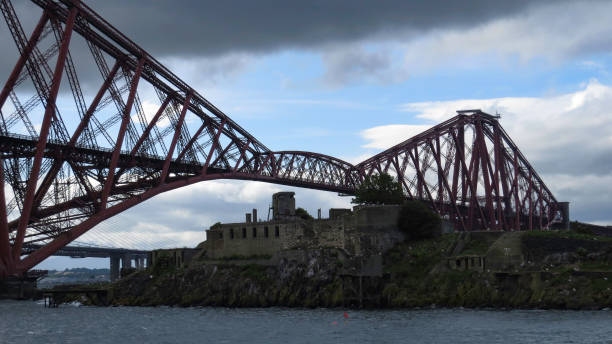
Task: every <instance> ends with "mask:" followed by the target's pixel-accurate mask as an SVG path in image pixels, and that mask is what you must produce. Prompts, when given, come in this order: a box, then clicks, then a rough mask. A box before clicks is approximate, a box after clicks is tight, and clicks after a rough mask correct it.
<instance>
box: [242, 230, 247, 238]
mask: <svg viewBox="0 0 612 344" xmlns="http://www.w3.org/2000/svg"><path fill="white" fill-rule="evenodd" d="M242 237H243V238H246V228H242Z"/></svg>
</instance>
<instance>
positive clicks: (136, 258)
mask: <svg viewBox="0 0 612 344" xmlns="http://www.w3.org/2000/svg"><path fill="white" fill-rule="evenodd" d="M42 247H43V245H39V244H26V245H24V246H23V254H30V253H32V252H35V251H36V250H38V249H40V248H42ZM53 256H64V257H71V258H110V280H111V281H115V280H117V279H118V278H119V268H120V266H119V263H120V262H121V267H122V268H131V267H132V262H133V263H134V265H133V267H135V268H136V269H144V268H146V267H147V266H148V265H149V264H150V262H151V251H144V250H131V249H125V248H110V247H93V246H64V247H62V248H60V249H59V250H57V251H56V252H54V253H53Z"/></svg>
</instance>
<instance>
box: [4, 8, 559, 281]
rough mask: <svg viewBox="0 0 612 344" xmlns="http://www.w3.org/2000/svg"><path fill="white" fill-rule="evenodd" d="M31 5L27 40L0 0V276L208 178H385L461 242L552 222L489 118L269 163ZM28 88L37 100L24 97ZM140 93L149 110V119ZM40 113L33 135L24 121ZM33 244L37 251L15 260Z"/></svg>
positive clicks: (83, 13) (61, 14) (229, 129)
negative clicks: (9, 55) (86, 86)
mask: <svg viewBox="0 0 612 344" xmlns="http://www.w3.org/2000/svg"><path fill="white" fill-rule="evenodd" d="M33 2H35V3H36V4H38V5H39V6H40V7H41V9H42V15H41V18H40V20H39V22H38V24H37V25H36V27H35V28H34V30H33V32H32V33H31V35H30V37H29V38H28V37H26V36H25V33H24V30H23V29H22V28H21V24H20V22H19V19H18V18H17V15H16V14H15V11H14V10H13V8H12V4H11V3H10V1H9V0H0V9H1V10H2V14H3V15H4V18H5V20H6V23H7V25H8V26H9V29H10V31H11V34H12V35H13V38H14V40H15V42H16V46H17V50H18V52H19V58H18V60H17V62H16V64H15V67H14V68H13V71H12V73H11V75H10V76H9V78H8V80H7V81H6V83H5V84H4V87H3V89H2V91H1V93H0V109H1V110H2V118H1V120H2V122H1V123H0V154H1V161H0V162H1V163H0V182H1V183H2V185H3V186H4V188H0V205H1V207H0V275H7V274H20V273H23V272H25V271H27V270H28V269H30V268H31V267H33V266H34V265H36V264H37V263H39V262H41V261H42V260H44V259H45V258H47V257H48V256H49V255H51V254H52V253H53V252H55V251H57V250H58V249H60V248H61V247H63V246H64V245H66V244H68V243H70V242H71V241H73V240H74V239H76V238H77V237H79V236H80V235H82V234H83V233H85V232H87V231H88V230H89V229H91V228H92V227H94V226H95V225H96V224H98V223H100V222H101V221H103V220H105V219H107V218H109V217H111V216H114V215H116V214H118V213H120V212H122V211H124V210H126V209H128V208H130V207H132V206H134V205H136V204H139V203H141V202H143V201H144V200H146V199H149V198H151V197H153V196H155V195H157V194H159V193H162V192H166V191H169V190H173V189H176V188H179V187H183V186H187V185H190V184H193V183H197V182H200V181H205V180H212V179H241V180H256V181H265V182H271V183H277V184H284V185H292V186H300V187H306V188H313V189H320V190H327V191H335V192H341V193H346V194H350V193H353V192H354V190H355V189H356V188H357V187H358V185H359V184H360V183H361V182H362V181H363V179H364V178H365V177H366V176H369V175H371V174H373V173H389V174H392V175H394V176H395V177H397V178H398V180H399V181H400V182H401V183H402V186H403V188H404V191H405V193H406V195H407V196H408V197H410V198H414V199H421V200H425V201H427V202H428V203H429V204H430V205H431V207H432V208H433V209H435V210H436V211H438V212H439V213H440V214H441V215H443V216H444V217H445V218H447V219H449V220H451V221H453V222H455V224H456V228H457V229H459V230H478V229H504V230H518V229H532V228H536V227H537V228H543V227H547V226H548V225H549V224H550V223H551V221H552V220H553V219H554V218H555V216H556V215H557V209H558V207H557V204H556V200H555V198H554V197H553V195H552V194H551V193H550V191H549V190H548V189H547V188H546V186H545V185H544V183H543V182H542V180H541V179H540V178H539V176H538V175H537V173H536V172H535V171H534V170H533V168H532V167H531V166H530V165H529V163H528V162H527V160H526V159H525V158H524V157H523V155H522V154H521V153H520V151H519V150H518V148H517V147H516V145H515V144H514V143H513V142H512V141H511V140H510V138H509V137H508V135H507V134H506V133H505V132H504V131H503V129H502V128H501V127H500V126H499V123H498V122H497V119H496V118H495V117H492V116H490V115H487V114H485V113H482V112H480V111H472V112H470V113H461V114H460V115H459V116H457V117H455V118H453V119H451V120H448V121H446V122H444V123H442V124H440V125H437V126H435V127H433V128H432V129H430V130H428V131H426V132H424V133H422V134H419V135H417V136H415V137H413V138H411V139H409V140H407V141H405V142H403V143H401V144H399V145H396V146H394V147H392V148H390V149H388V150H386V151H384V152H382V153H380V154H378V155H376V156H374V157H372V158H370V159H368V160H366V161H364V162H362V163H360V164H358V165H352V164H350V163H348V162H345V161H342V160H340V159H337V158H333V157H330V156H326V155H322V154H316V153H310V152H301V151H283V152H273V151H270V150H269V149H268V148H267V147H265V146H264V145H263V144H261V143H260V142H259V141H258V140H257V139H255V138H254V137H253V136H252V135H251V134H249V133H248V132H247V131H246V130H244V129H243V128H241V127H240V126H238V124H236V123H235V122H233V121H232V120H231V119H230V118H229V117H228V116H227V115H225V114H224V113H223V112H221V111H220V110H219V109H217V108H216V107H215V106H214V105H212V104H211V103H210V102H209V101H207V100H206V99H205V98H204V97H203V96H201V95H200V94H199V93H197V92H196V91H194V90H193V89H191V88H190V87H189V85H187V84H186V83H185V82H183V81H182V80H180V79H179V78H178V77H176V76H175V75H174V74H172V72H170V71H169V70H168V69H166V68H165V67H164V66H162V65H161V64H160V63H159V62H157V61H156V60H155V59H154V58H153V57H152V56H151V55H149V54H148V53H146V52H145V51H144V50H143V49H141V48H140V47H138V46H137V45H136V44H135V43H133V42H132V41H131V40H129V39H128V38H127V37H125V36H124V35H123V34H122V33H121V32H119V31H118V30H116V29H115V28H113V27H112V26H111V25H110V24H108V23H107V22H106V21H105V20H104V19H102V18H101V17H100V16H99V15H97V14H96V13H95V12H94V11H92V10H91V9H90V8H89V7H87V6H86V5H85V4H83V3H80V2H79V1H72V0H33ZM50 32H53V33H54V35H49V33H50ZM74 33H76V35H75V34H74ZM74 39H81V40H83V41H84V42H85V43H86V46H87V47H88V48H89V50H90V52H91V59H92V60H93V61H91V60H89V61H84V62H83V63H84V64H87V67H89V68H91V66H96V67H97V68H98V71H99V72H100V83H99V85H100V86H99V88H98V90H97V92H96V93H95V95H94V96H93V97H92V99H91V101H90V102H89V105H87V103H86V102H85V97H84V96H83V92H82V91H81V89H80V83H79V80H78V76H79V74H78V73H77V70H78V69H77V65H79V62H80V61H73V60H72V57H71V54H70V47H71V40H74ZM81 55H82V54H81ZM81 55H79V56H81ZM55 56H57V58H55V60H54V57H55ZM86 56H87V55H85V57H86ZM49 61H54V62H55V65H54V66H51V65H49ZM64 75H66V77H65V78H64V77H63V76H64ZM66 80H67V82H68V86H69V87H70V90H71V94H72V95H73V97H74V101H75V109H76V111H75V112H76V113H78V115H79V117H78V119H72V120H70V119H67V120H64V118H63V117H62V115H61V113H60V111H59V109H58V107H57V106H56V98H57V95H58V91H59V89H60V87H62V82H63V81H64V84H66V82H65V81H66ZM28 82H30V83H31V85H33V89H35V90H36V93H37V95H35V96H33V97H30V95H31V90H32V88H27V87H26V88H25V89H23V87H24V86H23V85H26V84H28ZM19 87H22V88H21V89H20V88H19ZM143 87H148V88H149V90H150V89H153V91H154V94H155V95H157V97H158V98H159V102H158V103H157V104H153V106H154V110H153V111H152V112H151V113H150V114H147V113H146V111H145V110H144V105H143V101H142V100H141V99H140V95H139V94H140V92H141V91H142V89H143ZM24 94H27V95H28V98H27V100H26V101H21V100H20V98H24ZM7 99H10V104H7ZM11 104H12V107H11ZM23 104H25V105H23ZM113 105H114V107H115V109H109V108H112V106H113ZM40 114H43V115H42V117H41V118H39V120H40V121H41V122H42V126H41V129H40V132H38V133H36V132H35V130H34V129H33V127H32V125H31V123H32V120H31V119H30V118H29V116H40ZM163 123H166V124H164V125H162V124H163ZM20 125H21V127H22V128H25V129H27V130H26V133H24V132H23V130H21V132H20V129H19V128H20ZM71 126H72V128H71ZM164 126H165V127H164ZM31 243H42V245H41V246H37V247H40V248H38V249H36V250H35V251H33V252H29V255H28V256H27V257H25V258H22V257H21V256H22V254H23V252H22V249H21V248H22V246H23V245H24V244H31Z"/></svg>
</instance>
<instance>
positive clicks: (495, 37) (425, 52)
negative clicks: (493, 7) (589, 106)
mask: <svg viewBox="0 0 612 344" xmlns="http://www.w3.org/2000/svg"><path fill="white" fill-rule="evenodd" d="M611 12H612V2H609V1H605V2H604V1H602V2H595V1H582V2H553V3H551V4H549V5H543V6H537V7H532V8H531V10H530V11H526V12H524V13H521V14H517V15H514V16H511V17H503V18H500V19H496V20H493V21H489V22H486V23H484V24H482V25H480V26H476V27H471V28H469V29H465V30H460V29H453V30H448V29H447V30H438V31H434V32H432V33H429V34H426V35H424V36H423V37H422V38H421V39H418V40H409V41H407V42H406V43H405V45H404V51H405V62H406V65H407V66H413V69H414V70H419V69H420V68H423V67H425V68H427V67H434V66H436V65H438V64H440V63H451V64H465V63H466V62H467V61H470V62H467V63H481V62H482V61H475V60H474V59H473V58H474V57H475V56H483V57H491V56H490V55H493V56H494V57H495V58H496V59H499V58H502V59H506V60H508V59H514V58H518V59H519V61H523V62H526V61H528V60H530V59H533V58H538V57H544V58H547V59H549V60H552V61H561V60H564V59H566V58H571V57H575V56H578V55H581V54H591V53H599V52H606V51H610V49H611V47H612V38H611V37H612V26H610V25H609V13H611ZM487 60H491V59H487ZM415 67H420V68H415ZM411 71H412V69H411Z"/></svg>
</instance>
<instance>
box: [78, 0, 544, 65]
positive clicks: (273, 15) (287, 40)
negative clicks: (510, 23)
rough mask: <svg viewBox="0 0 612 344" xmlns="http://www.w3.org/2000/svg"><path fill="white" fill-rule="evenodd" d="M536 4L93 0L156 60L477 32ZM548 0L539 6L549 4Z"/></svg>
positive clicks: (483, 1)
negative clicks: (393, 35)
mask: <svg viewBox="0 0 612 344" xmlns="http://www.w3.org/2000/svg"><path fill="white" fill-rule="evenodd" d="M532 2H535V1H528V0H522V1H488V0H476V1H469V2H466V1H450V2H449V1H442V0H434V1H406V0H387V1H370V0H356V1H333V0H331V1H330V0H312V1H286V0H261V1H217V0H215V1H210V0H206V1H195V0H190V1H167V0H162V1H145V0H136V1H119V0H111V1H95V2H94V1H86V3H87V4H89V5H90V6H91V7H92V8H93V9H94V10H96V11H97V12H99V13H100V14H101V15H102V16H103V17H104V18H106V19H107V20H108V21H109V22H110V23H111V24H113V25H115V26H116V27H117V28H118V29H119V30H121V31H122V32H124V33H125V34H126V35H127V36H128V37H130V38H132V39H133V40H134V41H135V42H137V43H138V44H140V45H141V46H142V47H144V48H145V49H147V50H149V51H150V52H151V53H153V54H154V55H161V56H164V55H170V56H179V55H180V56H185V55H207V56H214V55H219V54H224V53H228V52H265V51H269V50H275V49H282V48H287V47H311V46H319V45H322V44H330V43H335V42H345V41H354V40H359V39H362V38H364V37H368V36H371V35H375V34H384V33H386V32H393V31H398V30H401V31H404V30H408V31H412V32H421V31H427V30H432V29H438V28H449V27H470V26H475V25H479V24H482V23H483V22H487V21H490V20H493V19H496V18H499V17H502V16H509V15H513V14H517V13H519V12H521V11H523V10H525V9H526V8H527V7H529V5H531V3H532ZM541 2H542V1H537V3H541Z"/></svg>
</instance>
